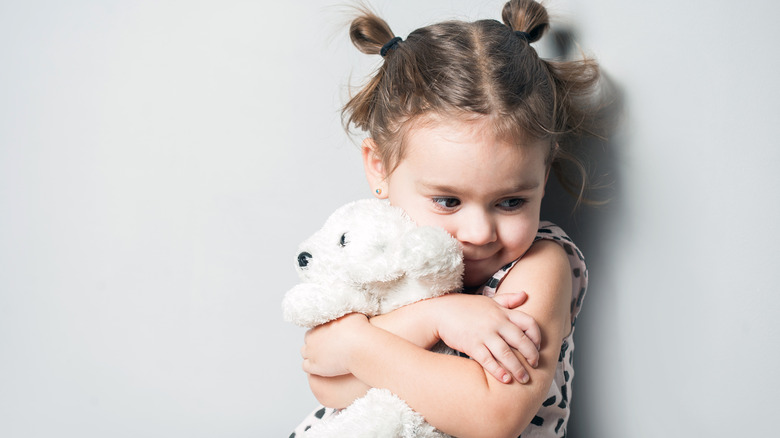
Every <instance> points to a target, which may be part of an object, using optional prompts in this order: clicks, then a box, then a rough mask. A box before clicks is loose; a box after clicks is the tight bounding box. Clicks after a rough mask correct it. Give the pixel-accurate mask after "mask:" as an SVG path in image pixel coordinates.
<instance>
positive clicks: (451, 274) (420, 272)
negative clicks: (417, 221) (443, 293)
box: [401, 227, 463, 289]
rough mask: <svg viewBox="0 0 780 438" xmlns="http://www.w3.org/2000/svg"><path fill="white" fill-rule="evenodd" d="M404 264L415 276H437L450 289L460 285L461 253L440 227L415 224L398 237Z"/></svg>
mask: <svg viewBox="0 0 780 438" xmlns="http://www.w3.org/2000/svg"><path fill="white" fill-rule="evenodd" d="M401 252H402V254H403V256H402V260H403V266H401V268H402V269H404V270H405V271H406V272H408V273H409V274H410V275H412V276H414V277H418V278H436V279H437V280H439V281H442V282H445V283H446V284H447V287H450V288H451V289H456V288H460V283H459V282H460V281H461V278H462V276H463V252H462V250H461V248H460V244H459V243H458V241H457V240H456V239H455V238H454V237H452V236H451V235H450V234H449V233H447V232H446V231H444V230H443V229H441V228H435V227H418V228H415V229H413V230H410V231H409V232H407V233H405V234H404V236H403V239H401Z"/></svg>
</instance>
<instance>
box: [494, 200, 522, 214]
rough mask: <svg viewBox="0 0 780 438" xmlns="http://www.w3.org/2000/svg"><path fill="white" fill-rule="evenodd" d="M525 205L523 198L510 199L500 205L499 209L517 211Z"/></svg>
mask: <svg viewBox="0 0 780 438" xmlns="http://www.w3.org/2000/svg"><path fill="white" fill-rule="evenodd" d="M524 204H525V199H523V198H509V199H505V200H503V201H501V202H499V203H498V208H500V209H502V210H507V211H512V210H517V209H518V208H520V207H522V206H523V205H524Z"/></svg>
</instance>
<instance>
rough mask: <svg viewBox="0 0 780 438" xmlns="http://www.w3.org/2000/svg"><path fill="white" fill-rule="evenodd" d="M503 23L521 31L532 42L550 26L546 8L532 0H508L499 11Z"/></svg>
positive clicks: (516, 30)
mask: <svg viewBox="0 0 780 438" xmlns="http://www.w3.org/2000/svg"><path fill="white" fill-rule="evenodd" d="M501 18H502V19H503V20H504V24H506V25H507V26H509V28H510V29H512V30H513V31H515V32H522V34H523V37H524V38H525V39H526V40H527V41H528V42H529V43H533V42H536V41H539V39H540V38H541V37H542V35H544V33H545V32H546V31H547V29H548V28H549V27H550V18H549V16H548V15H547V9H545V8H544V6H542V5H541V4H539V3H537V2H535V1H534V0H510V1H508V2H506V4H505V5H504V9H503V11H502V12H501Z"/></svg>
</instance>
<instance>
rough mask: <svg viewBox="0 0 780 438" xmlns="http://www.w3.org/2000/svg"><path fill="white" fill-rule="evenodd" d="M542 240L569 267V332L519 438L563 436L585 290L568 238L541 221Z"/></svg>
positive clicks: (320, 414)
mask: <svg viewBox="0 0 780 438" xmlns="http://www.w3.org/2000/svg"><path fill="white" fill-rule="evenodd" d="M541 239H546V240H552V241H555V242H557V243H558V244H560V245H561V246H562V247H563V249H564V250H565V251H566V254H567V255H568V258H569V265H570V266H571V279H572V301H571V333H569V335H568V336H567V337H566V338H564V339H563V343H562V344H561V352H560V354H559V355H558V364H557V366H556V369H555V377H554V378H553V382H552V384H551V385H550V389H549V391H547V396H546V397H545V400H544V402H543V403H542V406H541V407H540V408H539V411H538V412H537V413H536V415H535V416H534V418H533V419H532V420H531V424H529V425H528V427H526V428H525V430H523V432H522V433H521V434H520V437H519V438H538V437H545V438H548V437H565V436H566V424H567V422H568V421H569V413H570V408H569V400H570V399H571V381H572V378H573V377H574V367H573V354H574V323H575V322H576V320H577V315H578V314H579V312H580V307H581V306H582V299H583V298H584V297H585V292H586V290H587V288H588V270H587V268H586V267H585V258H584V257H583V256H582V253H581V252H580V250H579V249H578V248H577V247H576V246H575V245H574V242H572V241H571V239H570V238H569V236H567V235H566V233H564V232H563V230H561V229H560V228H559V227H558V226H557V225H554V224H553V223H551V222H542V223H541V224H540V226H539V230H538V231H537V234H536V239H535V241H538V240H541ZM515 263H517V260H515V261H514V262H512V263H510V264H508V265H506V266H504V267H503V268H501V269H500V270H499V271H498V272H496V273H495V274H494V275H493V277H491V278H490V279H489V280H488V281H487V282H486V283H485V285H484V286H482V287H481V288H480V289H479V291H478V293H481V294H482V295H485V296H488V297H492V296H494V295H495V293H496V289H498V286H499V285H500V284H501V281H502V280H503V278H504V277H505V276H506V274H507V273H508V272H509V271H510V270H511V269H512V267H514V265H515ZM337 412H338V410H336V409H331V408H326V407H323V406H319V407H318V408H317V409H315V410H314V412H312V413H311V414H309V416H307V417H306V418H305V419H304V420H303V422H302V423H301V424H300V425H298V427H297V428H295V431H294V432H293V433H292V434H291V435H290V438H294V437H296V436H297V437H302V436H306V434H305V432H306V431H307V430H308V429H309V428H311V426H312V425H314V424H315V423H316V422H318V421H321V420H322V419H323V418H327V417H328V416H330V415H334V414H335V413H337Z"/></svg>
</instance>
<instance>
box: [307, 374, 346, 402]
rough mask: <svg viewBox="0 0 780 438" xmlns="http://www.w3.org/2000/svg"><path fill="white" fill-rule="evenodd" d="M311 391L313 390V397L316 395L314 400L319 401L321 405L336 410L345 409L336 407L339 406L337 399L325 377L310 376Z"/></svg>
mask: <svg viewBox="0 0 780 438" xmlns="http://www.w3.org/2000/svg"><path fill="white" fill-rule="evenodd" d="M309 389H310V390H311V393H312V395H314V398H315V399H317V401H318V402H320V404H321V405H323V406H327V407H329V408H336V409H340V408H343V407H345V406H336V405H338V404H339V403H338V400H337V397H334V396H333V391H332V390H331V388H330V385H328V382H327V380H326V379H325V378H324V377H320V376H315V375H313V374H309Z"/></svg>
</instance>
